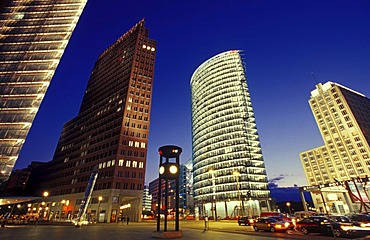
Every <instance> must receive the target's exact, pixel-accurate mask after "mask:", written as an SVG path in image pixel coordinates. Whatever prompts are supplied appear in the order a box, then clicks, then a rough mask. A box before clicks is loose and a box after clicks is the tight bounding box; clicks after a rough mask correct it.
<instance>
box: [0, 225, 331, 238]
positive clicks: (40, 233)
mask: <svg viewBox="0 0 370 240" xmlns="http://www.w3.org/2000/svg"><path fill="white" fill-rule="evenodd" d="M173 229H174V224H173V222H168V230H169V231H170V230H173ZM161 230H163V223H162V225H161ZM180 230H182V231H183V235H184V236H183V238H182V239H204V240H208V239H210V240H211V239H212V240H225V239H233V240H241V239H243V240H245V239H246V237H247V238H248V239H250V240H257V239H262V240H267V239H270V240H271V239H279V240H285V239H304V240H308V239H312V238H313V237H314V238H315V240H332V239H334V237H330V236H320V235H317V234H310V235H308V236H305V235H303V234H302V233H300V232H298V231H294V230H293V231H289V232H288V233H285V232H284V233H270V232H263V231H260V232H255V231H254V230H253V229H252V227H250V226H239V225H238V224H237V223H236V222H235V221H221V222H212V221H210V222H209V230H207V231H204V222H203V221H181V222H180ZM154 231H156V223H155V221H146V222H141V223H135V222H133V223H130V224H129V225H127V224H112V223H101V224H96V225H87V226H83V227H81V228H76V227H74V226H53V225H42V224H39V225H37V226H36V225H6V227H5V228H0V239H1V240H13V239H29V240H33V239H35V240H36V239H37V240H51V239H52V240H68V239H73V240H85V239H86V240H100V239H104V240H116V239H117V240H118V239H120V240H125V239H127V240H128V239H130V240H133V239H135V240H141V239H143V240H144V239H152V238H153V237H152V234H153V232H154Z"/></svg>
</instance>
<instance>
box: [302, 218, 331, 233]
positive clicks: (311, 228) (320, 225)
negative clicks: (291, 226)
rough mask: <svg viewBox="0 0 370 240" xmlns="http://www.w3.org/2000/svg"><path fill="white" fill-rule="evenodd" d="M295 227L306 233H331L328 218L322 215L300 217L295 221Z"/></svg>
mask: <svg viewBox="0 0 370 240" xmlns="http://www.w3.org/2000/svg"><path fill="white" fill-rule="evenodd" d="M296 229H297V230H299V231H301V232H302V233H303V234H305V235H307V234H310V233H321V234H324V235H331V233H332V231H331V224H330V219H328V218H327V217H322V216H312V217H307V218H304V219H302V220H301V221H299V222H297V223H296Z"/></svg>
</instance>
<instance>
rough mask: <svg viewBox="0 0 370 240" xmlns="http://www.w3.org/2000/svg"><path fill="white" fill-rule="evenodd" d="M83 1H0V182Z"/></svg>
mask: <svg viewBox="0 0 370 240" xmlns="http://www.w3.org/2000/svg"><path fill="white" fill-rule="evenodd" d="M86 2H87V0H58V1H56V0H51V1H43V0H32V1H29V0H4V1H2V3H1V4H0V25H1V29H0V41H1V45H0V79H1V83H0V98H1V102H0V182H3V181H6V180H7V179H8V178H9V176H10V173H11V171H12V169H13V167H14V165H15V162H16V161H17V159H18V155H19V153H20V151H21V149H22V146H23V144H24V142H25V139H26V137H27V134H28V132H29V129H30V128H31V125H32V122H33V119H34V118H35V115H36V113H37V111H38V109H39V107H40V104H41V102H42V100H43V98H44V96H45V93H46V90H47V89H48V86H49V83H50V81H51V79H52V77H53V75H54V72H55V70H56V68H57V66H58V64H59V61H60V59H61V57H62V55H63V52H64V49H65V48H66V46H67V43H68V41H69V39H70V37H71V35H72V32H73V30H74V28H75V26H76V24H77V22H78V19H79V17H80V15H81V13H82V11H83V9H84V7H85V5H86Z"/></svg>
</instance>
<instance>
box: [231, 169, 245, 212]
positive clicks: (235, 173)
mask: <svg viewBox="0 0 370 240" xmlns="http://www.w3.org/2000/svg"><path fill="white" fill-rule="evenodd" d="M233 175H234V176H235V178H236V187H237V190H238V201H239V207H240V209H242V203H241V199H240V184H239V177H240V172H238V171H234V172H233ZM242 210H244V209H242ZM238 212H239V214H240V211H238ZM242 216H244V211H242Z"/></svg>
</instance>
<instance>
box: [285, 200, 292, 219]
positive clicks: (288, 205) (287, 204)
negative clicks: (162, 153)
mask: <svg viewBox="0 0 370 240" xmlns="http://www.w3.org/2000/svg"><path fill="white" fill-rule="evenodd" d="M286 206H287V207H288V211H289V216H290V215H291V214H292V213H291V211H290V202H287V203H286Z"/></svg>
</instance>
